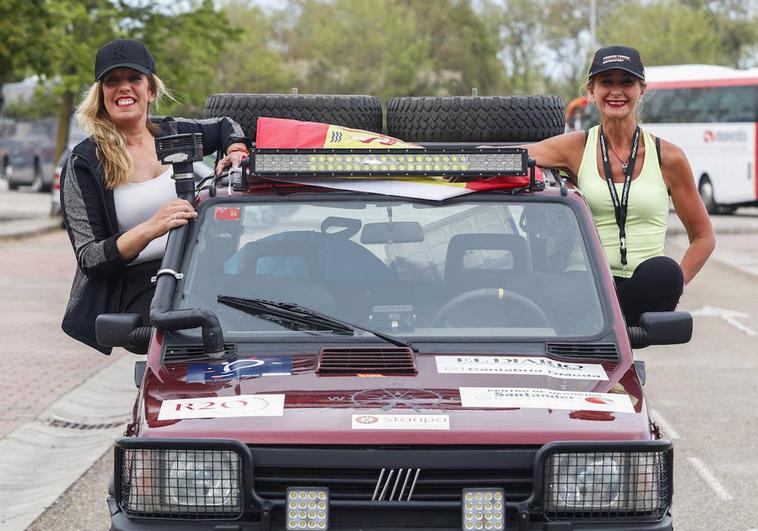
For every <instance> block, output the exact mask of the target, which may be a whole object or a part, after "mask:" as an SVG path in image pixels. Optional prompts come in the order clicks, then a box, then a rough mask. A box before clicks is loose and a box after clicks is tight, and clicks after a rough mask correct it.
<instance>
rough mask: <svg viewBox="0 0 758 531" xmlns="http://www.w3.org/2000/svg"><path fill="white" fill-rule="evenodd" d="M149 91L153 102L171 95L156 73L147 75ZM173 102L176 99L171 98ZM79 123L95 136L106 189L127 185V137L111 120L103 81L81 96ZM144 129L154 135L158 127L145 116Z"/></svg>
mask: <svg viewBox="0 0 758 531" xmlns="http://www.w3.org/2000/svg"><path fill="white" fill-rule="evenodd" d="M147 81H148V84H149V86H150V91H151V92H152V93H153V94H154V95H155V104H156V105H160V102H161V100H162V99H163V98H164V97H167V98H169V99H171V100H174V98H173V97H172V96H171V94H170V93H169V92H168V90H167V89H166V86H165V85H164V84H163V81H161V80H160V78H159V77H158V76H156V75H155V74H148V75H147ZM174 101H176V100H174ZM75 116H76V120H77V122H79V126H80V127H81V128H82V130H84V131H85V132H87V133H90V134H91V135H92V136H93V137H94V139H95V146H96V148H97V149H96V153H97V160H98V162H100V164H102V166H103V176H104V179H105V186H106V187H107V188H108V189H109V190H113V189H114V188H115V187H117V186H119V185H121V184H126V183H128V182H129V178H130V177H131V175H132V174H133V173H134V162H133V161H132V157H131V155H130V154H129V150H127V148H126V137H125V136H124V133H122V132H121V131H120V130H119V129H118V127H116V124H114V123H113V120H111V117H110V115H109V114H108V111H107V110H106V109H105V103H104V101H103V85H102V81H97V82H95V83H94V84H93V85H92V86H91V87H90V88H89V89H88V90H87V92H86V94H85V96H84V99H83V100H82V102H81V103H80V104H79V107H77V109H76V113H75ZM146 125H147V128H148V130H149V131H150V133H151V134H152V135H153V136H158V135H159V134H160V126H158V125H157V124H154V123H153V122H151V121H150V118H148V119H147V124H146Z"/></svg>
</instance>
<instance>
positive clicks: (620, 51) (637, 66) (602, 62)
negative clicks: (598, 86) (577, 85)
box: [587, 45, 645, 81]
mask: <svg viewBox="0 0 758 531" xmlns="http://www.w3.org/2000/svg"><path fill="white" fill-rule="evenodd" d="M614 69H619V70H624V71H626V72H629V73H630V74H632V75H634V76H637V77H638V78H640V79H641V80H642V81H645V67H644V66H642V58H641V57H640V52H638V51H637V50H635V49H634V48H631V47H629V46H621V45H616V46H606V47H605V48H600V49H599V50H598V51H596V52H595V57H593V58H592V64H591V65H590V72H589V74H587V77H588V78H592V76H594V75H596V74H599V73H600V72H606V71H608V70H614Z"/></svg>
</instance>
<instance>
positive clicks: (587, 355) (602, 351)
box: [546, 343, 619, 361]
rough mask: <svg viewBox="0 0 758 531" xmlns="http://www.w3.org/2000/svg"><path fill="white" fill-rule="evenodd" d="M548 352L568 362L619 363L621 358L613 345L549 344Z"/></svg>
mask: <svg viewBox="0 0 758 531" xmlns="http://www.w3.org/2000/svg"><path fill="white" fill-rule="evenodd" d="M546 352H547V353H548V354H552V355H553V356H556V357H558V358H562V359H568V360H574V359H576V360H587V359H598V360H604V361H617V360H618V358H619V354H618V350H617V349H616V345H614V344H613V343H548V344H547V345H546Z"/></svg>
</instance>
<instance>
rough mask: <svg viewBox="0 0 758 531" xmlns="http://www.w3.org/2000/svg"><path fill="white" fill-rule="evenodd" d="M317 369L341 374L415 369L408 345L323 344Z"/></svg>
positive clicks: (323, 373)
mask: <svg viewBox="0 0 758 531" xmlns="http://www.w3.org/2000/svg"><path fill="white" fill-rule="evenodd" d="M316 372H317V373H318V374H319V375H321V376H329V375H340V374H368V373H375V374H393V375H402V374H407V375H414V374H416V373H418V369H417V368H416V362H415V360H414V358H413V351H411V349H409V348H324V349H321V353H320V354H319V360H318V368H317V369H316Z"/></svg>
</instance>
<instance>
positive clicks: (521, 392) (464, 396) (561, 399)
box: [459, 387, 634, 413]
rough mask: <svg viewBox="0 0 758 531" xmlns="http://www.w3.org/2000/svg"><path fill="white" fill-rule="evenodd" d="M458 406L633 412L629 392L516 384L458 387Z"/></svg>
mask: <svg viewBox="0 0 758 531" xmlns="http://www.w3.org/2000/svg"><path fill="white" fill-rule="evenodd" d="M459 392H460V394H461V405H462V406H463V407H474V408H512V407H518V408H522V407H523V408H546V409H570V410H573V411H576V410H584V411H617V412H621V413H634V406H633V405H632V401H631V400H630V399H629V395H620V394H615V393H585V392H582V391H556V390H554V389H532V388H528V387H526V388H516V387H513V388H511V387H461V388H460V389H459Z"/></svg>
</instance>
